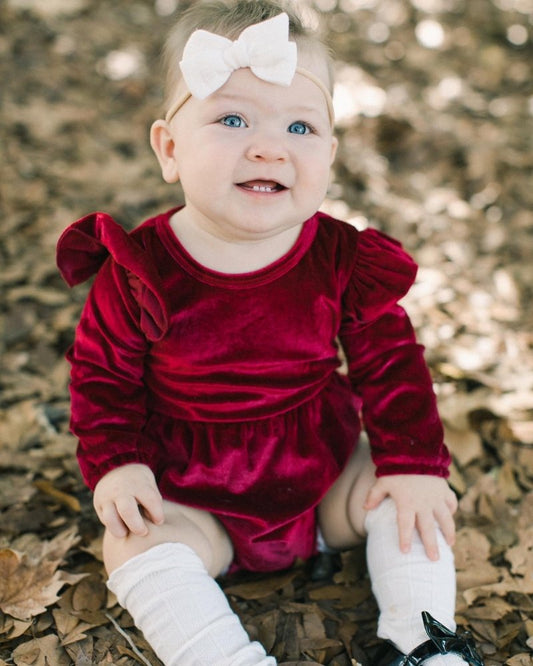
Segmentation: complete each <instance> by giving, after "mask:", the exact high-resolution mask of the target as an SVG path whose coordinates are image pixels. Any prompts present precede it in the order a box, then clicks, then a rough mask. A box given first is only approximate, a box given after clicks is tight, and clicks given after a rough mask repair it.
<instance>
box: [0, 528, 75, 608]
mask: <svg viewBox="0 0 533 666" xmlns="http://www.w3.org/2000/svg"><path fill="white" fill-rule="evenodd" d="M77 538H78V537H77V535H76V533H75V531H74V530H68V531H66V532H63V533H62V534H60V535H58V536H57V537H56V538H55V539H52V540H51V541H42V542H40V543H41V548H40V552H35V548H34V549H33V552H31V553H29V552H19V551H16V550H12V549H11V548H4V549H3V550H0V609H1V610H2V611H3V612H4V613H6V614H8V615H11V616H13V617H14V618H16V619H18V620H27V619H29V618H31V617H34V616H36V615H39V614H40V613H43V612H44V611H45V610H46V608H47V606H50V605H51V604H53V603H55V602H56V601H57V600H58V598H59V597H58V592H59V590H60V589H61V588H62V587H63V586H64V585H72V584H74V583H76V582H77V581H79V580H81V578H83V577H84V576H85V574H77V575H76V574H69V573H67V572H65V571H61V570H58V567H59V565H60V564H61V562H62V561H63V558H64V556H65V554H66V553H67V552H68V550H70V548H71V547H72V546H73V544H74V543H75V542H76V541H77Z"/></svg>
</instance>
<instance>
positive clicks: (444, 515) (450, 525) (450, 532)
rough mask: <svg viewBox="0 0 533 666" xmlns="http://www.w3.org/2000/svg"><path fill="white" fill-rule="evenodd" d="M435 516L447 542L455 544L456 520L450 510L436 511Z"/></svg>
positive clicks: (451, 544)
mask: <svg viewBox="0 0 533 666" xmlns="http://www.w3.org/2000/svg"><path fill="white" fill-rule="evenodd" d="M435 518H436V520H437V523H438V525H439V527H440V529H441V532H442V535H443V536H444V538H445V539H446V543H448V544H449V545H450V546H453V545H454V543H455V521H454V519H453V515H452V514H451V513H450V512H449V511H442V512H435Z"/></svg>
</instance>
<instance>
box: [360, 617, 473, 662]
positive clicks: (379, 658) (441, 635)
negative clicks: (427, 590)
mask: <svg viewBox="0 0 533 666" xmlns="http://www.w3.org/2000/svg"><path fill="white" fill-rule="evenodd" d="M422 621H423V623H424V629H425V630H426V634H427V635H428V636H429V640H428V641H426V642H425V643H421V644H420V645H419V646H418V647H416V648H415V649H414V650H412V651H411V652H410V653H409V654H403V652H400V650H398V649H397V648H395V647H394V645H392V643H388V642H387V643H384V644H383V645H382V646H380V649H379V651H378V652H377V653H376V654H375V656H374V659H373V660H372V662H371V663H372V666H418V664H423V663H424V662H425V661H426V660H427V659H429V658H430V657H434V656H435V655H437V654H449V653H451V652H453V653H455V654H457V655H459V656H460V657H461V658H462V659H464V660H465V661H466V662H467V663H468V664H470V666H484V664H483V659H482V657H481V655H480V654H479V652H478V651H477V649H476V646H475V644H474V640H473V639H472V636H471V634H470V632H467V631H465V632H463V633H461V635H458V634H454V633H453V631H450V630H449V629H447V628H446V627H445V626H444V625H443V624H441V623H440V622H438V621H437V620H435V618H434V617H432V616H431V615H430V614H429V613H427V612H426V611H423V612H422Z"/></svg>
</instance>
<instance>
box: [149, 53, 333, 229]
mask: <svg viewBox="0 0 533 666" xmlns="http://www.w3.org/2000/svg"><path fill="white" fill-rule="evenodd" d="M322 65H323V66H321V64H320V63H319V62H318V61H317V62H315V63H313V62H311V61H308V62H307V63H306V62H305V61H304V62H302V63H299V66H302V67H304V68H306V69H309V70H310V71H311V73H312V74H314V75H315V76H318V77H319V78H320V79H321V80H323V81H324V82H325V84H326V85H327V83H328V82H327V68H326V66H325V64H324V63H322ZM168 132H169V134H170V136H171V138H172V141H171V143H172V150H170V148H169V147H168V146H167V153H168V154H167V156H166V158H167V159H172V160H173V166H174V170H173V171H167V176H166V178H167V180H169V181H172V180H178V179H179V180H180V181H181V183H182V186H183V190H184V194H185V200H186V209H187V210H188V213H189V215H191V216H193V217H192V219H194V220H196V221H197V222H198V223H201V224H202V226H204V228H205V227H206V225H208V228H210V229H213V230H214V231H218V233H219V234H222V235H223V236H224V237H225V238H226V239H228V240H235V241H241V240H250V239H254V238H257V239H259V238H261V239H263V238H267V237H270V236H273V235H276V234H277V233H281V232H283V231H285V230H287V229H289V228H291V227H293V226H296V225H299V224H301V223H302V222H304V221H305V220H306V219H308V218H309V217H310V216H311V215H313V214H314V213H315V212H316V210H317V209H318V208H319V206H320V205H321V203H322V201H323V199H324V196H325V194H326V190H327V186H328V182H329V175H330V166H331V163H332V161H333V158H334V155H335V150H336V145H337V142H336V139H335V138H334V137H333V135H332V128H331V122H330V118H329V115H328V106H327V102H326V97H325V94H324V92H323V90H322V89H321V88H320V87H319V86H318V85H317V84H316V83H314V82H313V81H311V80H310V79H309V78H307V77H306V76H304V75H302V74H299V73H296V74H295V76H294V79H293V82H292V84H291V85H290V86H289V87H284V86H279V85H274V84H271V83H267V82H265V81H263V80H261V79H259V78H257V77H256V76H255V75H254V74H252V72H251V71H250V70H249V69H239V70H237V71H235V72H234V73H233V74H232V75H231V76H230V78H229V79H228V81H227V82H226V83H225V84H224V85H223V86H222V87H221V88H220V89H219V90H217V91H216V92H214V93H213V94H211V95H210V96H209V97H207V98H206V99H204V100H198V99H195V98H193V97H191V98H190V99H189V100H188V101H187V102H186V103H185V104H184V105H183V106H182V107H181V108H180V110H179V111H178V112H177V114H176V115H175V116H174V118H173V119H172V120H171V121H170V123H169V125H168ZM156 152H157V150H156ZM170 152H171V155H170ZM158 157H159V159H160V161H161V159H162V158H161V155H159V154H158ZM164 173H165V171H164ZM169 173H172V174H173V175H172V176H171V177H169V176H168V174H169Z"/></svg>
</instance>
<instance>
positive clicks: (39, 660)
mask: <svg viewBox="0 0 533 666" xmlns="http://www.w3.org/2000/svg"><path fill="white" fill-rule="evenodd" d="M13 661H14V662H15V664H16V665H17V666H69V664H70V659H69V656H68V654H67V653H66V652H65V650H64V649H63V648H62V647H61V646H60V644H59V639H58V637H57V636H54V635H52V634H50V635H48V636H43V637H42V638H34V639H33V640H31V641H28V642H27V643H22V645H19V646H18V647H17V648H16V649H15V650H14V651H13Z"/></svg>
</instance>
